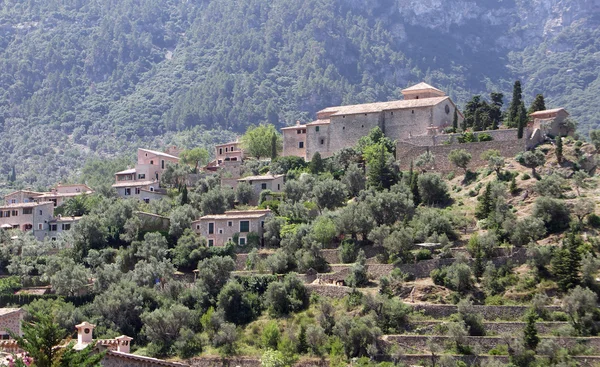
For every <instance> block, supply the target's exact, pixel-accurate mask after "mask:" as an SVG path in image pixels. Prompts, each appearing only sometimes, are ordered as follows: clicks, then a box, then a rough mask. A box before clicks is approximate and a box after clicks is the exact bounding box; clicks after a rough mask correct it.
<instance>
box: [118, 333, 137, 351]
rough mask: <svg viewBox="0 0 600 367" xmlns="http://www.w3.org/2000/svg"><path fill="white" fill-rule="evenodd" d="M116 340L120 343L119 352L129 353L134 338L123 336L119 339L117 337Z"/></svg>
mask: <svg viewBox="0 0 600 367" xmlns="http://www.w3.org/2000/svg"><path fill="white" fill-rule="evenodd" d="M115 340H116V341H118V344H117V352H121V353H129V348H130V347H131V341H132V340H133V338H132V337H129V336H125V335H121V336H119V337H116V338H115Z"/></svg>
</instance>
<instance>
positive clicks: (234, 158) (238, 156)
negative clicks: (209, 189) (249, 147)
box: [215, 140, 244, 166]
mask: <svg viewBox="0 0 600 367" xmlns="http://www.w3.org/2000/svg"><path fill="white" fill-rule="evenodd" d="M243 160H244V151H243V150H242V144H241V143H240V142H239V141H237V140H236V141H233V142H229V143H225V144H219V145H216V146H215V163H216V166H220V165H221V164H222V163H223V162H241V161H243Z"/></svg>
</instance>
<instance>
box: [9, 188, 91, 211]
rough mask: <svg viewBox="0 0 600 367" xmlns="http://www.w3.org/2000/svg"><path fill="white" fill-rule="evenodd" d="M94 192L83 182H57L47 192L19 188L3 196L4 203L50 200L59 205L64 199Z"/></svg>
mask: <svg viewBox="0 0 600 367" xmlns="http://www.w3.org/2000/svg"><path fill="white" fill-rule="evenodd" d="M93 193H94V190H92V189H91V188H90V187H89V186H87V185H84V184H72V185H63V184H58V185H56V186H54V187H53V188H51V189H50V191H49V192H36V191H30V190H19V191H15V192H12V193H10V194H8V195H6V196H5V197H4V201H5V202H6V204H22V203H32V202H37V203H43V202H47V201H51V202H53V203H54V206H55V207H57V206H61V205H62V204H64V203H65V201H67V200H69V199H71V198H74V197H76V196H79V195H84V194H85V195H91V194H93Z"/></svg>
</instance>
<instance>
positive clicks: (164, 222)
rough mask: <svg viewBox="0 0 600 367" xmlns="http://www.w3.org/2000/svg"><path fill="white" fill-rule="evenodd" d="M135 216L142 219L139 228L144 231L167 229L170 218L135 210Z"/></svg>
mask: <svg viewBox="0 0 600 367" xmlns="http://www.w3.org/2000/svg"><path fill="white" fill-rule="evenodd" d="M135 214H136V216H137V217H138V218H139V219H140V220H141V221H142V228H141V230H142V231H144V232H156V231H159V232H160V231H168V230H169V226H170V224H171V220H170V219H169V218H168V217H163V216H160V215H156V214H152V213H145V212H136V213H135Z"/></svg>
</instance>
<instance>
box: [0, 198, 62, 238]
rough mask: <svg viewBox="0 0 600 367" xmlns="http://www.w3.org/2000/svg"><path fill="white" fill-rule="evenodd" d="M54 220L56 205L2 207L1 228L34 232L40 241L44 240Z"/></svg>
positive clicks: (0, 211)
mask: <svg viewBox="0 0 600 367" xmlns="http://www.w3.org/2000/svg"><path fill="white" fill-rule="evenodd" d="M52 219H54V203H53V202H44V203H35V202H33V203H32V202H29V203H21V204H7V205H1V206H0V228H2V229H18V230H21V231H23V232H27V231H32V232H33V235H34V236H35V237H36V238H37V239H38V240H40V241H41V240H43V239H44V237H45V236H46V234H47V233H48V229H49V222H50V221H51V220H52Z"/></svg>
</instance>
